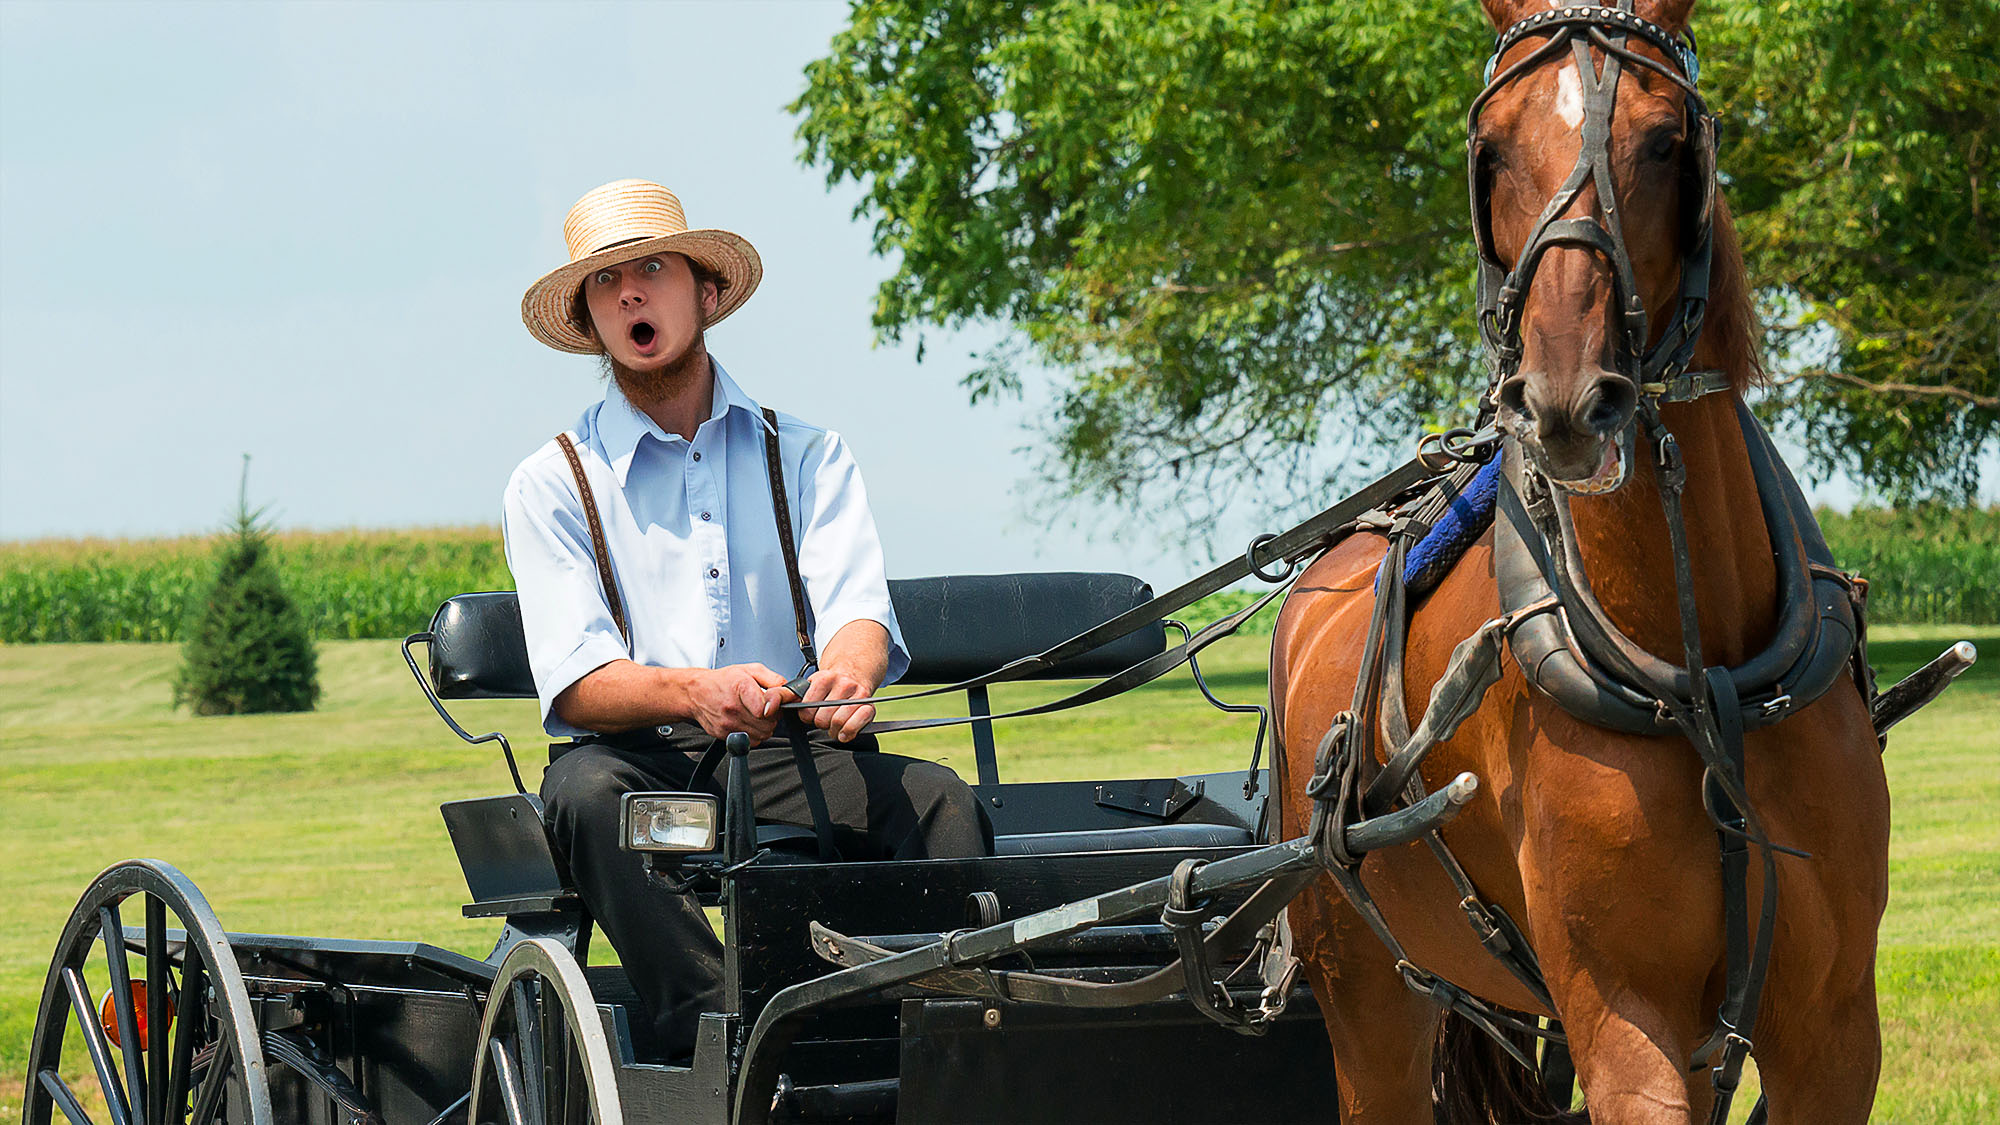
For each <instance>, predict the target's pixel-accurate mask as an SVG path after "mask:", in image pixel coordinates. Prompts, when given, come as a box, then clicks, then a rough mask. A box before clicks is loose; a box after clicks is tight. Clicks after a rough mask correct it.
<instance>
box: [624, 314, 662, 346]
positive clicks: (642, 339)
mask: <svg viewBox="0 0 2000 1125" xmlns="http://www.w3.org/2000/svg"><path fill="white" fill-rule="evenodd" d="M631 335H632V343H634V344H635V345H637V346H639V347H640V348H650V347H652V346H653V341H654V340H655V339H657V338H658V336H659V332H658V331H657V330H656V329H655V328H654V327H653V326H652V325H650V324H647V323H646V322H645V321H643V320H640V321H634V322H633V324H632V329H631Z"/></svg>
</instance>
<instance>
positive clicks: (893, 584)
mask: <svg viewBox="0 0 2000 1125" xmlns="http://www.w3.org/2000/svg"><path fill="white" fill-rule="evenodd" d="M889 596H890V599H891V601H892V602H893V603H894V605H895V609H896V618H897V621H898V623H899V625H900V626H901V628H902V633H903V639H904V644H905V646H906V648H907V649H908V652H909V656H910V668H909V671H908V672H907V673H906V674H905V675H904V677H903V682H904V683H906V684H941V683H956V682H959V681H961V680H966V679H971V678H973V677H975V676H978V675H979V674H981V673H984V672H988V671H991V670H993V669H995V668H998V667H1000V666H1002V665H1004V664H1007V663H1009V662H1011V661H1014V660H1018V659H1020V658H1022V657H1024V656H1031V655H1033V654H1035V653H1038V652H1041V651H1043V650H1045V649H1047V648H1049V647H1051V646H1053V645H1055V644H1057V643H1059V642H1061V641H1064V640H1067V639H1068V638H1069V637H1072V636H1074V635H1076V634H1078V633H1081V632H1083V631H1084V630H1085V629H1088V628H1090V627H1091V626H1093V625H1096V624H1098V623H1099V622H1102V621H1105V620H1108V619H1110V618H1112V617H1115V616H1117V615H1118V614H1121V613H1124V612H1126V611H1127V610H1130V609H1132V608H1134V607H1136V606H1139V605H1142V604H1144V603H1145V602H1147V601H1148V600H1150V599H1151V597H1152V589H1151V588H1150V587H1149V586H1148V585H1147V584H1146V583H1144V582H1142V581H1140V580H1139V579H1137V578H1134V577H1131V576H1130V575H1123V574H1099V573H1085V572H1051V573H1030V574H995V575H956V576H946V577H934V578H911V579H892V580H891V581H890V583H889ZM418 636H419V638H422V639H424V640H427V641H428V642H429V645H428V647H429V665H430V667H429V672H430V675H429V682H428V683H427V684H425V686H426V688H428V689H430V690H432V691H434V692H435V695H436V696H437V698H438V699H439V700H472V699H532V698H534V697H535V683H534V676H533V673H532V671H531V670H530V668H529V665H528V650H527V643H526V639H525V637H524V635H523V633H522V628H521V613H520V604H519V602H518V601H517V600H516V595H515V594H514V592H513V591H503V592H494V593H471V594H460V595H458V596H456V597H454V598H452V599H450V600H449V601H446V602H445V603H444V604H443V605H442V606H440V607H439V609H438V611H437V614H436V615H435V617H433V619H432V621H431V627H430V630H429V632H428V633H427V634H419V635H418ZM416 639H418V638H412V640H416ZM1165 647H1166V631H1165V628H1164V627H1163V625H1162V623H1161V622H1158V621H1154V622H1152V623H1150V624H1148V625H1146V626H1145V627H1143V628H1141V629H1138V630H1136V631H1134V632H1133V633H1130V634H1128V635H1127V636H1125V637H1122V638H1120V639H1118V640H1115V641H1112V642H1111V643H1109V644H1106V645H1104V646H1103V647H1101V648H1098V649H1095V650H1093V651H1091V652H1088V653H1085V654H1083V655H1082V656H1079V657H1076V658H1074V659H1072V660H1069V661H1066V662H1064V663H1063V664H1060V665H1058V666H1056V667H1053V668H1050V669H1046V670H1044V671H1041V672H1038V673H1035V674H1032V675H1030V676H1027V677H1023V678H1025V679H1043V680H1062V679H1085V678H1099V677H1104V676H1109V675H1112V674H1114V673H1117V672H1120V671H1123V670H1124V669H1126V668H1128V667H1130V666H1132V665H1133V664H1137V663H1139V662H1140V661H1142V660H1145V659H1147V658H1148V657H1151V656H1154V655H1157V654H1158V653H1160V652H1162V651H1164V649H1165ZM420 678H421V677H420ZM967 697H968V704H969V706H970V713H971V714H972V715H973V716H975V717H976V718H975V721H974V722H973V723H971V724H970V726H971V729H972V742H973V750H974V758H975V760H976V762H977V769H978V784H977V785H975V786H974V788H975V791H977V792H978V793H979V795H980V797H981V799H982V801H983V803H985V804H986V806H987V811H988V815H989V816H990V817H991V818H992V820H993V822H994V827H995V830H996V832H997V833H998V837H997V838H996V840H995V849H996V851H997V853H998V854H1001V855H1023V854H1038V855H1039V854H1054V853H1066V852H1091V851H1111V850H1128V849H1137V848H1196V847H1224V846H1235V845H1243V844H1249V843H1251V842H1252V839H1251V836H1252V833H1251V827H1250V826H1251V825H1252V824H1254V823H1255V817H1254V816H1251V815H1246V814H1245V812H1244V810H1239V809H1224V808H1223V807H1222V806H1220V805H1218V804H1216V803H1215V802H1213V801H1209V802H1203V801H1201V799H1200V798H1201V796H1202V794H1201V791H1200V783H1199V782H1197V783H1196V786H1195V787H1193V788H1190V787H1189V786H1188V785H1186V784H1184V783H1182V782H1180V781H1175V780H1172V779H1169V780H1166V781H1158V782H1132V783H1113V784H1107V785H1103V786H1098V787H1097V791H1096V793H1095V795H1094V798H1093V799H1091V800H1088V801H1084V800H1080V799H1078V798H1077V797H1076V795H1075V793H1074V790H1075V786H1073V785H1066V786H1065V785H1046V786H1042V785H1009V786H1002V785H1001V784H1000V783H999V777H998V764H997V761H996V756H995V749H994V737H993V726H992V723H991V722H990V721H987V720H986V719H984V718H983V716H985V715H988V714H990V713H991V706H990V703H989V700H988V697H987V692H986V689H985V688H983V687H977V688H973V689H971V690H970V691H969V692H967ZM439 712H440V714H445V713H444V709H443V707H442V706H440V707H439ZM445 718H446V721H447V722H451V720H450V717H449V715H448V714H446V715H445ZM452 725H453V727H454V729H457V724H456V723H452ZM460 734H461V737H467V738H469V737H470V736H468V735H465V734H464V733H463V731H460ZM489 737H496V738H497V736H489ZM567 745H568V744H565V743H558V744H557V745H556V746H555V747H552V750H553V751H554V752H557V753H560V752H561V751H562V750H564V749H566V748H567ZM1218 788H1221V787H1218ZM448 819H449V817H448ZM771 831H772V832H774V833H775V835H772V840H773V841H774V842H775V840H776V835H783V834H785V833H784V831H783V826H777V827H776V828H773V829H772V830H771ZM792 834H793V835H799V833H797V832H796V831H793V832H792ZM807 835H808V836H809V834H807Z"/></svg>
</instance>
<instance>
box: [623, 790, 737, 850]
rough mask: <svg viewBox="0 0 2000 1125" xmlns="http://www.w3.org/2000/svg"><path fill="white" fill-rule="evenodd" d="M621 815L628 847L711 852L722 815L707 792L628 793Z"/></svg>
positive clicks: (634, 848)
mask: <svg viewBox="0 0 2000 1125" xmlns="http://www.w3.org/2000/svg"><path fill="white" fill-rule="evenodd" d="M620 819H621V820H622V821H623V823H624V825H625V835H624V837H623V839H624V842H625V848H626V850H627V851H634V852H712V851H714V850H715V841H716V836H717V831H716V829H717V826H718V825H719V824H720V823H721V822H722V815H721V811H720V805H719V804H718V802H717V801H716V799H715V798H714V797H711V796H709V795H708V794H706V793H627V794H625V815H624V816H623V817H622V818H620Z"/></svg>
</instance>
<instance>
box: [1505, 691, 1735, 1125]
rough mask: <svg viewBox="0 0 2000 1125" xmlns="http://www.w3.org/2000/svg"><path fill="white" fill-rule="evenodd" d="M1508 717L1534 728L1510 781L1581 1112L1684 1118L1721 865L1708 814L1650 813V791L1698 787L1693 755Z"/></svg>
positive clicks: (1675, 1124) (1535, 938) (1713, 959)
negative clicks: (1527, 762)
mask: <svg viewBox="0 0 2000 1125" xmlns="http://www.w3.org/2000/svg"><path fill="white" fill-rule="evenodd" d="M1515 719H1516V721H1517V722H1518V723H1519V724H1520V727H1521V729H1524V730H1532V731H1533V732H1534V735H1535V737H1536V739H1537V742H1536V744H1535V745H1536V747H1537V748H1536V751H1535V753H1536V754H1537V757H1538V761H1537V765H1538V767H1539V768H1538V769H1536V770H1534V771H1532V772H1531V773H1530V772H1526V771H1524V773H1523V774H1522V776H1521V786H1520V790H1521V793H1522V808H1523V809H1524V811H1525V812H1526V814H1527V815H1526V822H1525V824H1524V833H1523V839H1522V843H1521V853H1520V856H1519V864H1520V870H1521V874H1522V890H1523V892H1524V894H1525V896H1526V900H1527V901H1526V905H1527V911H1528V917H1529V919H1530V921H1529V937H1530V940H1531V941H1532V942H1533V944H1534V947H1535V951H1536V953H1537V954H1538V955H1539V957H1540V959H1541V964H1542V968H1543V971H1544V974H1545V976H1546V977H1547V980H1548V985H1549V991H1550V993H1551V994H1552V995H1553V996H1554V998H1555V1002H1556V1009H1557V1011H1559V1012H1561V1013H1562V1020H1563V1028H1564V1030H1565V1032H1566V1033H1567V1034H1568V1036H1569V1040H1570V1051H1571V1054H1572V1056H1573V1057H1574V1059H1575V1062H1576V1073H1577V1081H1578V1083H1579V1084H1580V1085H1581V1087H1582V1089H1583V1094H1584V1098H1585V1101H1586V1102H1587V1103H1588V1105H1589V1107H1590V1119H1591V1121H1592V1122H1594V1123H1596V1125H1637V1123H1646V1125H1656V1123H1657V1125H1686V1123H1687V1122H1688V1121H1690V1120H1691V1119H1692V1118H1693V1117H1694V1114H1695V1112H1696V1106H1695V1105H1694V1099H1693V1097H1691V1090H1690V1082H1689V1078H1688V1058H1689V1055H1690V1054H1691V1053H1692V1051H1693V1049H1694V1047H1695V1046H1696V1045H1697V1044H1698V1043H1699V1042H1700V1040H1701V1038H1702V1036H1704V1035H1705V1034H1706V1033H1707V1030H1708V1025H1707V1020H1708V1019H1709V1018H1710V1017H1711V1016H1712V1015H1713V1011H1714V1010H1713V1008H1710V1007H1706V1006H1705V994H1706V993H1707V992H1708V985H1709V981H1710V979H1711V978H1712V977H1713V975H1714V973H1715V971H1716V966H1717V961H1718V958H1719V957H1720V954H1721V942H1720V935H1721V933H1722V905H1721V877H1720V874H1719V872H1718V870H1717V864H1716V860H1715V854H1716V850H1715V849H1716V843H1715V833H1714V830H1713V829H1711V828H1710V827H1709V826H1708V823H1707V821H1706V820H1705V819H1704V818H1702V817H1701V816H1700V815H1699V814H1698V813H1696V814H1694V815H1662V814H1661V813H1659V812H1658V811H1656V810H1655V809H1654V808H1652V807H1649V801H1648V798H1650V797H1651V796H1652V795H1654V794H1660V793H1677V792H1685V793H1694V792H1697V791H1698V790H1697V787H1698V785H1699V783H1700V768H1699V765H1698V763H1696V762H1695V761H1694V760H1693V755H1692V754H1689V755H1687V756H1686V759H1685V760H1683V759H1682V757H1681V756H1679V755H1671V754H1663V753H1661V752H1659V749H1658V748H1657V746H1653V745H1645V744H1639V743H1633V744H1631V745H1629V746H1628V745H1625V744H1624V743H1623V741H1622V740H1615V739H1610V738H1607V737H1606V736H1605V735H1604V733H1603V732H1601V731H1595V730H1591V729H1589V728H1586V727H1583V726H1582V725H1580V724H1577V723H1575V722H1574V720H1570V719H1569V718H1568V717H1567V716H1566V715H1562V714H1560V713H1557V712H1554V709H1553V708H1547V709H1542V710H1540V711H1538V712H1537V713H1536V714H1535V716H1534V721H1533V722H1532V723H1530V721H1529V717H1528V715H1527V714H1526V713H1522V714H1517V715H1516V716H1515ZM1659 803H1660V802H1658V801H1657V800H1654V801H1652V802H1651V804H1653V805H1657V804H1659Z"/></svg>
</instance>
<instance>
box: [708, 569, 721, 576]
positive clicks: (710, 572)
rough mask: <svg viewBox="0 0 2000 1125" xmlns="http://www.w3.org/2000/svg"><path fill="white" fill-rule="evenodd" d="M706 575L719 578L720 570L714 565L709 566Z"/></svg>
mask: <svg viewBox="0 0 2000 1125" xmlns="http://www.w3.org/2000/svg"><path fill="white" fill-rule="evenodd" d="M708 576H709V577H710V578H720V577H722V571H720V570H718V569H716V568H715V567H709V568H708Z"/></svg>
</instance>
